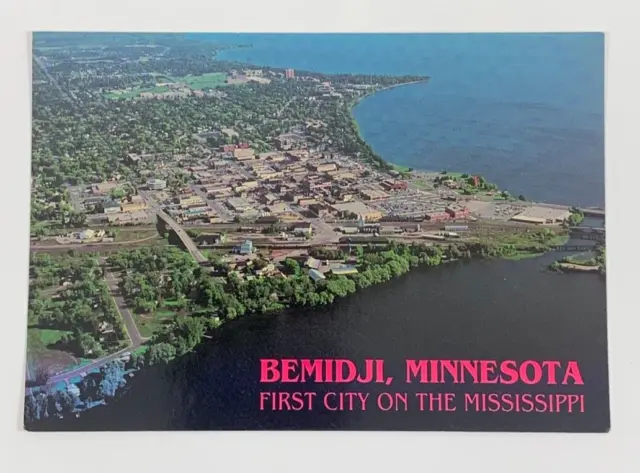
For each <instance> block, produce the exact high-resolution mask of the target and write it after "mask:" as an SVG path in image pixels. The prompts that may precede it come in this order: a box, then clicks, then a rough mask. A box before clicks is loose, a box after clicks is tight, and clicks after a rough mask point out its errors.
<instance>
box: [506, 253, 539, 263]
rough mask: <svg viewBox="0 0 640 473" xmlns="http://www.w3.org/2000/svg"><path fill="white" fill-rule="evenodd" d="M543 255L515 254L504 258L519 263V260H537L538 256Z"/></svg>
mask: <svg viewBox="0 0 640 473" xmlns="http://www.w3.org/2000/svg"><path fill="white" fill-rule="evenodd" d="M543 254H544V253H516V254H514V255H511V256H506V257H505V259H509V260H513V261H519V260H521V259H529V258H537V257H538V256H542V255H543Z"/></svg>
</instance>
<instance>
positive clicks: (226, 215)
mask: <svg viewBox="0 0 640 473" xmlns="http://www.w3.org/2000/svg"><path fill="white" fill-rule="evenodd" d="M190 189H191V190H192V191H193V192H195V193H196V194H197V195H198V197H200V198H201V199H202V200H204V201H205V202H206V203H207V204H208V205H209V207H211V208H212V209H214V210H215V211H216V212H218V215H219V216H220V217H222V218H223V219H224V220H227V221H230V222H231V221H233V214H232V213H231V212H230V211H229V210H227V209H226V208H225V207H224V204H223V203H222V202H220V201H219V200H213V199H209V198H207V194H206V192H203V191H202V186H201V185H197V184H192V185H191V186H190Z"/></svg>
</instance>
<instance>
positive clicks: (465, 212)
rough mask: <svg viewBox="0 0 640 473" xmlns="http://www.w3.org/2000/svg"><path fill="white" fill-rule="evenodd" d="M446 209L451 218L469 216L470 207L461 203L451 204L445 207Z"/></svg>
mask: <svg viewBox="0 0 640 473" xmlns="http://www.w3.org/2000/svg"><path fill="white" fill-rule="evenodd" d="M444 211H445V212H447V213H448V214H449V216H450V217H451V218H456V219H458V218H469V209H468V208H467V207H462V206H459V205H456V206H450V207H447V208H446V209H444Z"/></svg>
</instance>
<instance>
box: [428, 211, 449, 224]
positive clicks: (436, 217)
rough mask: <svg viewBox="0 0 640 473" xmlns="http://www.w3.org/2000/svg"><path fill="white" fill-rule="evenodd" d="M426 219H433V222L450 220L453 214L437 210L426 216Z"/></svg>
mask: <svg viewBox="0 0 640 473" xmlns="http://www.w3.org/2000/svg"><path fill="white" fill-rule="evenodd" d="M424 218H425V219H427V220H429V221H431V222H439V221H442V220H449V219H450V218H451V215H449V214H448V213H447V212H445V211H435V212H429V213H427V214H426V215H425V216H424Z"/></svg>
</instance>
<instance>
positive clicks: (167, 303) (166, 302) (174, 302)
mask: <svg viewBox="0 0 640 473" xmlns="http://www.w3.org/2000/svg"><path fill="white" fill-rule="evenodd" d="M162 305H163V306H164V307H175V306H177V305H178V301H177V300H176V299H165V300H164V301H163V303H162Z"/></svg>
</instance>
